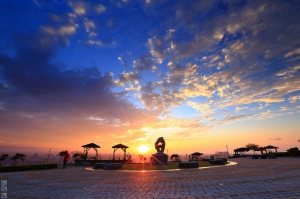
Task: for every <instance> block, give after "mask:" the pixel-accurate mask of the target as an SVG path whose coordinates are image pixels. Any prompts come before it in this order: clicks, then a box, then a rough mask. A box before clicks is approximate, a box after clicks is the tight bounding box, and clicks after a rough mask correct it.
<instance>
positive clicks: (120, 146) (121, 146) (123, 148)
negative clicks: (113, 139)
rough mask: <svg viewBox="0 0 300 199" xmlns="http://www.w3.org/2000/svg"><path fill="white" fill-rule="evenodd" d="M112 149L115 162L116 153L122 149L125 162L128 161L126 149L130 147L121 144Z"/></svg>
mask: <svg viewBox="0 0 300 199" xmlns="http://www.w3.org/2000/svg"><path fill="white" fill-rule="evenodd" d="M111 148H113V149H114V154H113V160H114V159H115V153H116V150H118V149H122V150H123V151H124V160H126V149H127V148H129V147H128V146H125V145H124V144H121V143H120V144H117V145H115V146H113V147H111Z"/></svg>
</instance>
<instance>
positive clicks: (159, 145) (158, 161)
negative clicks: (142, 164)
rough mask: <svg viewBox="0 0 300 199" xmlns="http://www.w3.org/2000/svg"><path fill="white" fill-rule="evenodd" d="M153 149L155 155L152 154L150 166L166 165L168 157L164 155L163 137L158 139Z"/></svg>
mask: <svg viewBox="0 0 300 199" xmlns="http://www.w3.org/2000/svg"><path fill="white" fill-rule="evenodd" d="M154 146H155V149H156V151H157V153H155V154H152V156H151V164H154V165H167V164H168V158H169V157H168V155H167V154H165V153H164V150H165V146H166V142H165V140H164V138H163V137H159V138H158V139H157V140H156V142H155V144H154Z"/></svg>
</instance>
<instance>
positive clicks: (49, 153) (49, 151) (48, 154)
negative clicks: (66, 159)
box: [47, 148, 51, 162]
mask: <svg viewBox="0 0 300 199" xmlns="http://www.w3.org/2000/svg"><path fill="white" fill-rule="evenodd" d="M50 151H51V148H49V154H48V158H47V162H48V160H49V156H50Z"/></svg>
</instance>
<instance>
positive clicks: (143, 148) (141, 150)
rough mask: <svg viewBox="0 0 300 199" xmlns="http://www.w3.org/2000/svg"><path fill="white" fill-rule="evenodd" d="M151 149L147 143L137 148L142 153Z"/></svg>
mask: <svg viewBox="0 0 300 199" xmlns="http://www.w3.org/2000/svg"><path fill="white" fill-rule="evenodd" d="M149 149H150V148H149V146H148V145H147V144H143V145H141V146H139V147H138V148H137V150H138V151H139V152H141V153H145V152H147V151H149Z"/></svg>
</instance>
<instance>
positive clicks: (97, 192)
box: [0, 158, 300, 199]
mask: <svg viewBox="0 0 300 199" xmlns="http://www.w3.org/2000/svg"><path fill="white" fill-rule="evenodd" d="M231 160H232V161H234V162H237V163H238V164H237V165H233V166H222V167H215V168H207V169H185V170H184V169H183V170H173V171H151V172H128V171H102V170H97V171H94V170H87V169H85V167H80V166H79V167H75V166H72V167H71V166H70V167H68V168H67V169H66V170H63V169H62V168H58V169H53V170H41V171H28V172H13V173H1V174H0V180H7V196H8V198H243V199H244V198H300V158H278V159H265V160H261V159H257V160H254V159H250V158H236V159H231Z"/></svg>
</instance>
